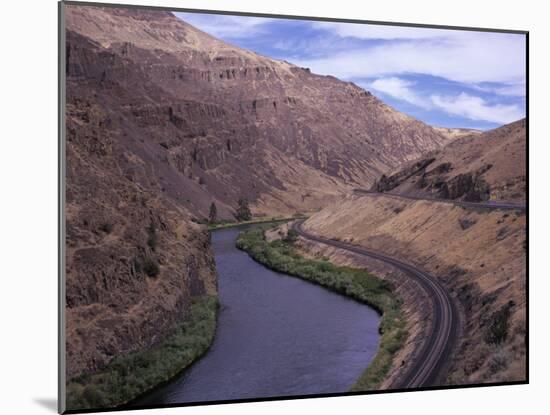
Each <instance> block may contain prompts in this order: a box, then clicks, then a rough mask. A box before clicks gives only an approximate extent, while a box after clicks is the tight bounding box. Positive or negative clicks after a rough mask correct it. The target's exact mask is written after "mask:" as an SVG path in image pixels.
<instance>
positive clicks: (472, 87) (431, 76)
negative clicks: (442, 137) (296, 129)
mask: <svg viewBox="0 0 550 415" xmlns="http://www.w3.org/2000/svg"><path fill="white" fill-rule="evenodd" d="M174 14H175V15H176V16H177V17H179V18H181V19H182V20H185V21H186V22H188V23H190V24H192V25H193V26H195V27H197V28H199V29H201V30H203V31H205V32H207V33H209V34H211V35H213V36H215V37H217V38H219V39H222V40H224V41H226V42H228V43H231V44H233V45H237V46H240V47H243V48H246V49H250V50H253V51H255V52H258V53H260V54H262V55H266V56H269V57H272V58H276V59H284V60H286V61H288V62H291V63H294V64H296V65H299V66H304V67H308V68H310V69H311V71H312V72H314V73H318V74H323V75H333V76H336V77H338V78H340V79H342V80H345V81H352V82H354V83H356V84H357V85H359V86H361V87H363V88H365V89H367V90H369V91H371V92H372V93H373V94H375V95H376V96H378V97H380V98H381V99H382V100H383V101H384V102H386V103H388V104H390V105H391V106H393V107H394V108H396V109H398V110H400V111H403V112H405V113H407V114H410V115H412V116H414V117H416V118H418V119H420V120H422V121H424V122H427V123H429V124H432V125H438V126H445V127H468V128H478V129H482V130H487V129H490V128H494V127H497V126H499V125H502V124H507V123H509V122H512V121H515V120H517V119H520V118H522V117H524V116H525V77H526V74H525V60H526V55H525V54H526V51H525V35H520V34H502V33H488V32H474V31H459V30H442V29H429V28H411V27H398V26H384V25H371V24H368V25H367V24H354V23H334V22H315V21H302V20H292V19H267V18H260V17H243V16H224V15H213V14H199V13H174Z"/></svg>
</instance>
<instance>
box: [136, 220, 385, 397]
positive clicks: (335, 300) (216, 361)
mask: <svg viewBox="0 0 550 415" xmlns="http://www.w3.org/2000/svg"><path fill="white" fill-rule="evenodd" d="M240 231H242V228H241V229H239V228H231V229H224V230H218V231H215V232H213V233H212V244H213V249H214V254H215V259H216V267H217V270H218V278H219V279H218V286H219V299H220V304H221V307H220V310H219V315H218V325H217V329H216V336H215V339H214V342H213V344H212V347H211V348H210V350H209V351H208V352H207V354H206V355H205V356H204V357H203V358H202V359H200V360H199V361H198V362H196V363H195V364H194V365H192V366H191V367H190V368H189V369H187V370H186V371H184V372H183V373H182V374H181V375H179V376H178V377H176V378H175V379H173V380H172V381H171V382H169V383H168V384H166V385H164V386H162V387H161V388H157V389H156V390H154V391H153V392H151V393H149V394H147V395H145V396H143V397H142V398H140V399H139V400H137V401H135V402H134V405H135V406H145V405H147V406H149V405H164V404H178V403H191V402H206V401H220V400H223V401H225V400H236V399H254V398H268V397H275V396H296V395H314V394H326V393H339V392H347V391H349V389H350V387H351V386H352V385H353V383H354V381H355V380H356V379H357V378H358V377H359V375H360V374H361V373H362V371H363V370H364V369H365V368H366V367H367V366H368V364H369V362H370V361H371V360H372V358H373V357H374V355H375V353H376V350H377V347H378V342H379V334H378V323H379V315H378V314H377V313H376V311H374V310H373V309H371V308H370V307H368V306H366V305H364V304H360V303H358V302H356V301H353V300H351V299H349V298H346V297H344V296H341V295H338V294H335V293H333V292H330V291H328V290H326V289H324V288H322V287H319V286H317V285H314V284H311V283H308V282H305V281H303V280H301V279H299V278H295V277H290V276H288V275H285V274H281V273H278V272H274V271H271V270H269V269H267V268H266V267H264V266H263V265H261V264H259V263H257V262H255V261H254V260H252V259H251V258H250V257H249V256H248V254H246V253H245V252H243V251H240V250H238V249H237V248H236V247H235V240H236V238H237V236H238V234H239V232H240Z"/></svg>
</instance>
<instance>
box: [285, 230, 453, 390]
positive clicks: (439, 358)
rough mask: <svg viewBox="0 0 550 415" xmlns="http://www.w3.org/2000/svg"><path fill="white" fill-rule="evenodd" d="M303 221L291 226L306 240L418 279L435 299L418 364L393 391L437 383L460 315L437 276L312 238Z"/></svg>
mask: <svg viewBox="0 0 550 415" xmlns="http://www.w3.org/2000/svg"><path fill="white" fill-rule="evenodd" d="M302 223H303V220H301V221H296V222H294V223H293V224H292V228H293V229H294V230H295V231H296V232H297V233H298V234H299V235H300V236H301V237H303V238H305V239H309V240H311V241H314V242H318V243H321V244H325V245H330V246H333V247H336V248H340V249H345V250H347V251H350V252H353V253H355V254H359V255H363V256H367V257H369V258H374V259H377V260H380V261H383V262H385V263H387V264H389V265H391V266H393V267H395V268H397V269H399V270H401V271H403V272H405V273H406V274H407V275H408V276H410V277H411V278H413V279H414V280H416V281H417V282H418V283H419V285H420V287H422V289H423V290H424V291H425V292H426V293H427V294H428V296H429V297H430V298H431V299H433V301H432V317H433V324H432V325H431V329H430V331H429V333H428V335H427V339H426V341H425V342H424V343H423V345H422V349H421V350H420V351H419V353H418V354H417V356H416V358H415V360H416V361H415V362H414V363H413V364H412V365H411V367H409V369H408V370H407V371H406V373H405V374H404V375H403V376H401V377H400V379H399V381H398V382H396V383H395V384H394V385H392V386H393V387H394V388H397V389H402V388H422V387H429V386H435V385H437V384H438V381H439V378H440V375H441V373H442V369H443V368H444V367H445V365H446V363H447V362H448V360H449V356H450V353H451V351H452V348H453V346H454V344H455V342H456V338H457V330H458V327H459V316H458V312H457V310H456V308H455V305H454V302H453V300H452V299H451V297H450V295H449V293H448V292H447V290H446V289H445V288H444V287H443V285H442V284H441V283H440V282H439V281H438V280H437V278H435V277H434V276H432V275H430V274H427V273H426V272H424V271H422V270H421V269H419V268H417V267H415V266H414V265H411V264H408V263H405V262H403V261H400V260H398V259H395V258H392V257H390V256H387V255H384V254H382V253H379V252H375V251H371V250H368V249H365V248H362V247H358V246H354V245H350V244H347V243H344V242H340V241H335V240H332V239H326V238H322V237H319V236H317V235H313V234H311V233H309V232H307V231H305V230H304V229H302Z"/></svg>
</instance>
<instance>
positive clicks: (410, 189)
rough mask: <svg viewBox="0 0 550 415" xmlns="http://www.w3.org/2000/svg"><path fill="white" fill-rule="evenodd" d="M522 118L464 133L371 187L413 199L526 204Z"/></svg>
mask: <svg viewBox="0 0 550 415" xmlns="http://www.w3.org/2000/svg"><path fill="white" fill-rule="evenodd" d="M525 137H526V130H525V119H522V120H519V121H516V122H514V123H511V124H508V125H505V126H503V127H499V128H496V129H494V130H491V131H487V132H484V133H471V134H465V135H463V136H462V137H460V138H458V139H456V140H454V141H452V142H451V143H449V144H448V145H447V146H445V147H444V148H443V149H441V150H439V151H435V152H432V154H429V155H428V156H424V158H422V159H420V160H417V161H415V162H413V163H410V164H408V165H406V166H405V167H400V168H399V170H398V171H397V172H395V173H393V174H389V175H382V177H380V179H378V180H377V181H376V182H375V183H374V185H373V187H372V189H373V190H376V191H379V192H392V193H400V194H408V195H414V196H430V197H436V198H440V199H456V200H465V201H469V202H479V201H484V200H507V201H525V195H526V186H527V182H526V173H527V171H526V164H525V163H526V158H525V153H526V143H527V140H526V139H525Z"/></svg>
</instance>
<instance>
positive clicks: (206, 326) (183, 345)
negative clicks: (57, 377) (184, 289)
mask: <svg viewBox="0 0 550 415" xmlns="http://www.w3.org/2000/svg"><path fill="white" fill-rule="evenodd" d="M217 308H218V302H217V299H216V297H213V296H204V297H201V298H197V299H194V300H193V301H192V303H191V306H190V309H189V311H188V314H187V315H186V316H185V319H184V321H183V323H181V324H179V325H178V326H177V327H175V328H174V330H173V332H172V333H173V334H172V335H171V336H169V337H168V338H166V339H165V340H164V341H163V342H162V343H161V344H159V345H157V346H154V347H152V348H149V349H145V350H141V351H138V352H134V353H131V354H128V355H126V356H121V357H117V358H115V359H113V360H112V361H111V362H110V363H109V364H108V365H107V366H106V367H105V368H104V369H102V370H101V371H99V372H96V373H93V374H86V375H82V376H79V377H77V378H74V379H71V380H70V381H69V382H67V408H68V409H69V410H79V409H102V408H113V407H116V406H119V405H122V404H124V403H127V402H129V401H130V400H132V399H134V398H136V397H137V396H139V395H141V394H143V393H144V392H146V391H148V390H150V389H152V388H153V387H155V386H156V385H158V384H159V383H162V382H165V381H168V380H169V379H171V378H173V377H174V376H176V375H177V374H178V373H180V372H181V371H182V370H183V369H185V368H186V367H188V366H189V365H190V364H191V363H192V362H193V361H195V360H196V359H198V358H199V357H200V356H202V355H203V354H204V353H205V352H206V351H207V350H208V347H209V346H210V344H211V342H212V340H213V338H214V332H215V329H216V311H217Z"/></svg>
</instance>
